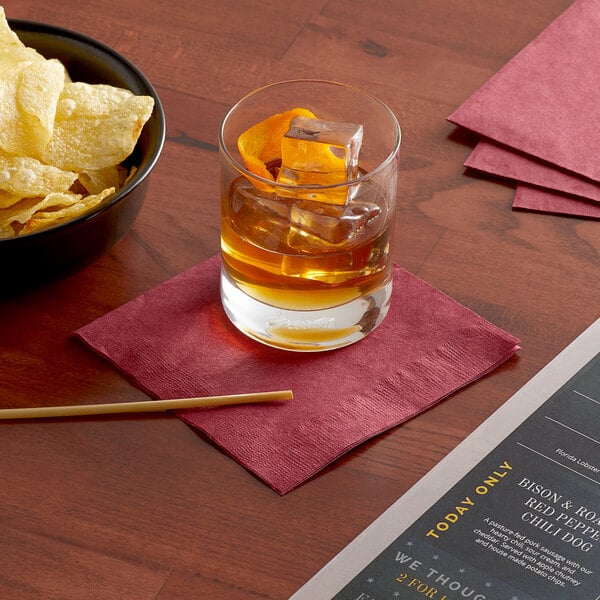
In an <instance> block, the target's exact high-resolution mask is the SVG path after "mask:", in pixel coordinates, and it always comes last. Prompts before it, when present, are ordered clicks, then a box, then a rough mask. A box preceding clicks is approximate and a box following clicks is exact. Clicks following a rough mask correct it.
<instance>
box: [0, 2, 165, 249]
mask: <svg viewBox="0 0 600 600" xmlns="http://www.w3.org/2000/svg"><path fill="white" fill-rule="evenodd" d="M153 108H154V99H153V98H152V97H150V96H136V95H135V94H133V93H132V92H130V91H129V90H124V89H121V88H116V87H113V86H109V85H104V84H96V85H90V84H87V83H81V82H73V81H71V79H70V78H69V75H68V73H67V72H66V70H65V68H64V66H63V65H62V64H61V63H60V62H59V61H58V60H56V59H50V60H47V59H45V58H44V57H43V56H41V55H40V54H39V53H38V52H36V51H35V50H34V49H32V48H27V47H26V46H25V45H24V44H23V43H22V42H21V41H20V40H19V38H18V37H17V35H16V34H15V33H14V32H13V31H12V30H11V29H10V26H9V24H8V22H7V21H6V17H5V14H4V9H3V8H2V7H1V6H0V238H4V237H15V236H19V235H25V234H28V233H32V232H34V231H38V230H40V229H44V228H47V227H51V226H54V225H56V224H58V223H61V222H63V221H66V220H70V219H73V218H74V217H76V216H79V215H81V214H84V213H86V212H87V211H89V210H91V209H92V208H94V207H95V206H97V205H98V204H100V203H101V202H102V201H103V200H104V199H105V198H107V197H108V196H110V195H112V194H114V193H115V192H116V191H117V190H118V189H120V188H121V187H122V186H123V185H124V184H125V182H126V181H127V178H128V177H130V176H131V175H132V172H127V170H126V169H125V168H123V167H122V166H120V164H121V163H122V162H123V161H124V160H125V159H126V158H127V157H128V156H129V155H130V154H131V153H132V152H133V149H134V147H135V144H136V142H137V140H138V137H139V135H140V133H141V131H142V128H143V126H144V124H145V123H146V121H147V120H148V119H149V118H150V115H151V114H152V110H153Z"/></svg>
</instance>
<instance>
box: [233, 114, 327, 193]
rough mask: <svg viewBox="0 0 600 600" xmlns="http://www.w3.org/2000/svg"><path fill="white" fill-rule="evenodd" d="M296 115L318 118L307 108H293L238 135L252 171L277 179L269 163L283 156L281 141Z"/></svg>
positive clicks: (244, 157) (247, 163)
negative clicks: (270, 169)
mask: <svg viewBox="0 0 600 600" xmlns="http://www.w3.org/2000/svg"><path fill="white" fill-rule="evenodd" d="M294 117H308V118H312V119H316V117H315V115H314V114H313V113H312V112H311V111H310V110H308V109H306V108H292V109H291V110H287V111H285V112H282V113H277V114H275V115H272V116H270V117H267V118H266V119H264V121H261V122H260V123H257V124H256V125H253V126H252V127H250V129H247V130H246V131H244V133H242V134H241V135H240V136H239V137H238V140H237V144H238V150H239V151H240V155H241V157H242V160H243V161H244V165H245V166H246V169H248V171H250V173H252V174H254V175H258V176H259V177H264V178H265V179H270V180H271V181H273V182H274V181H275V178H274V177H273V175H272V174H271V172H270V171H269V169H268V168H267V165H268V164H269V163H270V162H272V161H274V160H276V159H280V158H281V141H282V139H283V136H284V135H285V134H286V132H287V131H288V129H289V128H290V123H291V121H292V119H293V118H294Z"/></svg>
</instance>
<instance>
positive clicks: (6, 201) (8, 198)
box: [0, 190, 22, 210]
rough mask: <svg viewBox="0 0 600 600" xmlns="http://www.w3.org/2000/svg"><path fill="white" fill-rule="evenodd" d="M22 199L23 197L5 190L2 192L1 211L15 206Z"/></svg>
mask: <svg viewBox="0 0 600 600" xmlns="http://www.w3.org/2000/svg"><path fill="white" fill-rule="evenodd" d="M21 199H22V196H19V195H17V194H11V193H10V192H7V191H5V190H0V210H1V209H3V208H8V207H9V206H13V205H15V204H16V203H17V202H18V201H19V200H21Z"/></svg>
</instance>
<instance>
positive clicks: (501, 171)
mask: <svg viewBox="0 0 600 600" xmlns="http://www.w3.org/2000/svg"><path fill="white" fill-rule="evenodd" d="M598 34H599V35H600V30H599V31H598ZM599 76H600V75H599ZM599 85H600V83H599ZM597 152H598V154H599V155H600V148H599V149H598V151H597ZM465 166H466V167H470V168H472V169H477V170H478V171H484V172H485V173H490V174H491V175H498V176H500V177H506V178H508V179H514V180H515V181H519V182H523V183H529V184H531V185H534V186H539V187H543V188H548V189H550V190H555V191H557V192H563V193H564V194H572V195H574V196H581V197H582V198H588V199H590V200H595V201H597V202H600V183H597V182H595V181H592V180H590V179H586V178H584V177H580V176H578V175H575V174H574V173H570V172H569V171H564V170H561V169H558V168H556V167H555V166H553V165H551V164H550V163H547V162H543V161H541V160H538V159H536V158H533V157H532V156H528V155H526V154H522V153H519V152H516V151H514V150H511V149H510V148H508V147H506V146H503V145H501V144H498V143H496V142H493V141H492V140H486V139H482V140H480V141H479V142H478V144H477V146H475V149H474V150H473V152H471V154H470V155H469V157H468V158H467V160H466V162H465Z"/></svg>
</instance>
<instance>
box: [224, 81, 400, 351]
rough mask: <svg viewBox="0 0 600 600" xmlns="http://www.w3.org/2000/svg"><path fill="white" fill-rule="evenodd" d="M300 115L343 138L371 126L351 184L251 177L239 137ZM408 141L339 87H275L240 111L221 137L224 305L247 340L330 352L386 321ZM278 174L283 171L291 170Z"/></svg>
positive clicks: (383, 110)
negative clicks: (267, 122) (281, 117)
mask: <svg viewBox="0 0 600 600" xmlns="http://www.w3.org/2000/svg"><path fill="white" fill-rule="evenodd" d="M293 108H303V109H308V110H310V111H311V112H312V113H313V114H314V115H315V116H316V117H317V118H318V119H319V120H324V121H327V122H332V123H333V124H334V125H333V127H334V128H335V127H336V125H335V124H337V123H341V124H344V123H350V124H356V125H362V145H361V146H360V152H359V155H358V168H357V169H356V170H355V172H354V175H353V176H352V177H351V178H350V179H349V180H346V181H343V182H339V181H338V182H336V183H328V182H327V178H325V184H323V183H310V184H306V183H303V184H301V185H300V184H298V185H296V184H293V183H288V182H286V183H282V182H278V181H277V178H276V177H274V179H270V178H267V177H265V176H262V175H256V174H255V173H253V172H251V171H249V170H248V169H247V168H246V166H245V164H244V160H243V157H242V156H241V154H240V151H239V149H238V145H237V140H238V138H239V136H240V135H241V134H242V133H243V132H245V131H246V130H248V129H249V128H250V127H252V126H253V125H256V124H257V123H260V122H261V121H263V120H264V119H267V118H268V117H270V116H272V115H274V114H278V113H284V112H285V111H289V110H291V109H293ZM400 139H401V133H400V126H399V124H398V121H397V119H396V117H395V116H394V114H393V113H392V111H391V110H390V109H389V108H388V107H387V106H386V105H385V104H384V103H383V102H381V101H380V100H378V99H377V98H375V97H374V96H372V95H371V94H369V93H366V92H364V91H361V90H359V89H356V88H353V87H351V86H348V85H345V84H341V83H336V82H329V81H318V80H292V81H285V82H281V83H275V84H272V85H268V86H266V87H263V88H260V89H258V90H256V91H254V92H252V93H250V94H248V95H247V96H245V97H244V98H242V99H241V100H240V101H239V102H238V103H237V104H235V105H234V106H233V107H232V108H231V109H230V110H229V112H228V113H227V114H226V116H225V117H224V119H223V122H222V124H221V127H220V130H219V152H220V161H221V256H222V271H221V300H222V304H223V308H224V309H225V312H226V314H227V316H228V317H229V319H230V320H231V322H232V323H233V324H234V325H235V326H236V327H237V328H238V329H239V330H240V331H242V332H243V333H245V334H246V335H248V336H249V337H251V338H253V339H255V340H257V341H259V342H262V343H264V344H266V345H268V346H272V347H277V348H282V349H286V350H295V351H321V350H331V349H334V348H339V347H342V346H346V345H348V344H352V343H354V342H357V341H359V340H360V339H362V338H363V337H365V336H366V335H368V334H369V333H370V332H371V331H373V330H374V329H375V328H376V327H377V326H378V325H379V324H380V323H381V321H382V320H383V318H384V317H385V315H386V313H387V311H388V308H389V303H390V297H391V291H392V246H393V235H394V222H395V212H396V196H397V179H398V155H399V149H400ZM333 150H335V149H332V151H333ZM338 151H339V149H338ZM267 167H268V168H269V169H270V172H272V173H276V171H277V169H278V168H280V165H277V164H272V165H267Z"/></svg>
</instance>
